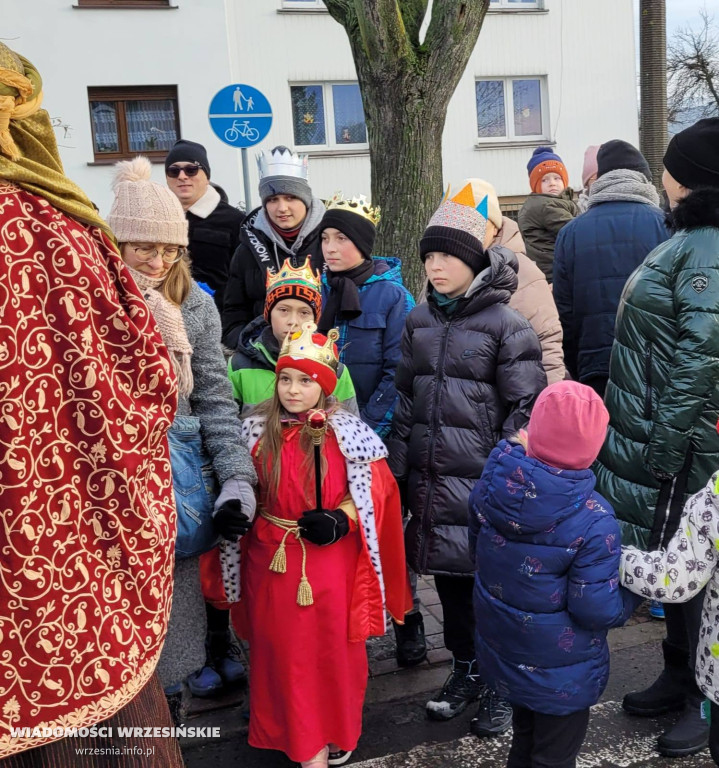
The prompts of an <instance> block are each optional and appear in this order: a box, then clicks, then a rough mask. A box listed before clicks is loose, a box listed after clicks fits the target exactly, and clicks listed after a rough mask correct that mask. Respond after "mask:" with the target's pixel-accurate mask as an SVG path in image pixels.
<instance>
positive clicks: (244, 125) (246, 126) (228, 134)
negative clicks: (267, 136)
mask: <svg viewBox="0 0 719 768" xmlns="http://www.w3.org/2000/svg"><path fill="white" fill-rule="evenodd" d="M240 137H242V138H243V139H247V141H257V140H258V139H259V138H260V132H259V131H258V130H257V128H250V121H249V120H233V121H232V127H230V128H228V129H227V130H226V131H225V139H226V140H227V141H229V142H231V143H232V142H235V141H237V139H239V138H240Z"/></svg>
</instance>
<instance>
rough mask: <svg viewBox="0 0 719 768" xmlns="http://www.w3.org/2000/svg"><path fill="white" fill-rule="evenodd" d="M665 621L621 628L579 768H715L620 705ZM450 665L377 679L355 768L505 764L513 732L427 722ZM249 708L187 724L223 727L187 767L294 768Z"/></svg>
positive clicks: (655, 648)
mask: <svg viewBox="0 0 719 768" xmlns="http://www.w3.org/2000/svg"><path fill="white" fill-rule="evenodd" d="M661 635H662V627H661V625H659V624H656V623H652V624H644V625H635V626H633V627H626V628H622V629H620V630H614V631H613V633H612V635H611V644H612V646H613V649H612V670H611V676H610V680H609V685H608V686H607V690H606V691H605V694H604V697H603V698H602V701H601V702H600V703H599V704H598V705H597V706H596V707H595V708H594V709H593V710H592V717H591V720H590V726H589V733H588V735H587V739H586V741H585V744H584V748H583V751H582V753H581V755H580V758H579V761H578V768H654V766H656V767H657V768H659V767H660V766H665V767H667V766H671V767H672V768H710V767H711V766H713V765H714V763H713V761H712V760H711V758H710V756H709V752H708V750H705V751H704V752H702V753H700V754H699V755H696V756H693V757H689V758H675V759H671V760H670V759H667V758H662V757H660V756H659V755H658V754H657V753H656V752H655V750H654V744H655V742H656V738H657V736H658V735H659V734H660V733H661V732H662V730H663V729H664V727H665V726H666V725H667V724H668V723H669V722H671V721H672V718H675V717H676V716H671V717H665V718H656V719H654V718H630V717H628V716H626V715H625V714H624V713H623V712H622V710H621V699H622V696H623V695H624V694H625V693H626V692H628V691H630V690H634V689H636V688H639V687H644V686H646V685H648V684H649V683H651V682H652V681H653V680H654V679H655V677H656V675H657V674H658V672H659V671H660V656H661V649H660V640H659V638H660V637H661ZM447 673H448V667H447V666H446V665H439V666H436V667H432V668H424V669H422V670H404V671H402V672H399V673H396V674H389V675H382V676H380V677H377V678H374V679H372V680H370V684H369V688H368V695H367V703H366V706H365V716H364V728H363V735H362V739H361V741H360V744H359V746H358V749H357V751H356V752H355V753H354V755H353V757H352V761H351V762H350V763H348V765H352V766H354V767H355V768H400V767H401V768H443V767H444V766H447V767H448V768H449V767H450V766H451V768H499V767H500V766H503V765H505V764H506V755H507V751H508V749H509V743H510V736H509V734H505V735H504V736H502V737H500V738H496V739H477V738H475V737H474V736H471V735H470V734H469V720H470V719H471V717H472V714H473V711H472V710H471V709H470V710H468V711H467V712H465V713H463V714H462V715H461V716H459V717H457V718H455V719H454V720H451V721H449V722H446V723H436V722H432V721H430V720H427V719H426V717H425V713H424V704H425V701H426V700H427V695H428V693H431V692H433V691H434V690H435V688H436V687H439V686H441V684H442V681H443V680H444V678H445V676H446V675H447ZM241 709H242V707H236V708H234V709H225V710H221V711H219V712H215V713H211V714H208V715H203V716H202V717H199V718H196V719H195V721H190V722H188V724H193V725H194V724H199V723H200V721H201V723H202V724H203V725H204V724H208V725H209V724H211V725H215V726H219V727H220V731H221V734H222V736H221V738H218V739H213V740H210V741H206V742H204V743H200V742H198V741H194V742H191V741H189V740H188V741H185V742H184V743H183V754H184V757H185V763H186V765H187V768H200V767H202V768H206V766H212V767H213V768H230V766H232V768H236V767H237V766H242V768H291V766H293V765H294V764H293V763H292V762H291V761H289V760H288V759H287V758H286V757H285V756H284V755H283V754H281V753H278V752H269V751H266V750H256V749H253V748H251V747H249V746H248V745H247V740H246V733H247V727H246V722H245V721H244V720H243V718H242V716H241Z"/></svg>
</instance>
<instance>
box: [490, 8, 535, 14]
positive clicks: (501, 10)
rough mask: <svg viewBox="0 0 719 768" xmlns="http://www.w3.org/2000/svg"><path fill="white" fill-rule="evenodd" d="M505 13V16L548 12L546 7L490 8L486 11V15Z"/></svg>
mask: <svg viewBox="0 0 719 768" xmlns="http://www.w3.org/2000/svg"><path fill="white" fill-rule="evenodd" d="M495 13H496V14H506V15H507V16H537V15H542V14H545V13H549V9H548V8H490V9H489V10H488V11H487V15H488V16H493V15H494V14H495Z"/></svg>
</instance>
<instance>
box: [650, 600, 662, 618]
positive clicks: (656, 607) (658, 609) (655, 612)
mask: <svg viewBox="0 0 719 768" xmlns="http://www.w3.org/2000/svg"><path fill="white" fill-rule="evenodd" d="M649 615H650V616H651V617H652V618H653V619H659V620H663V619H664V605H663V603H660V602H659V600H652V601H651V602H650V603H649Z"/></svg>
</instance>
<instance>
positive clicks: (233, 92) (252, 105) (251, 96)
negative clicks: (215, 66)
mask: <svg viewBox="0 0 719 768" xmlns="http://www.w3.org/2000/svg"><path fill="white" fill-rule="evenodd" d="M209 119H210V126H211V127H212V130H213V131H214V133H215V135H216V136H217V137H218V138H219V139H220V140H221V141H224V142H225V144H229V145H230V146H233V147H240V148H242V147H252V146H254V145H255V144H257V143H259V142H260V141H262V139H264V138H265V136H267V134H268V133H269V131H270V128H271V126H272V107H270V102H269V101H268V100H267V97H266V96H265V95H264V94H263V93H261V92H260V91H258V90H257V89H256V88H253V87H252V86H251V85H245V84H244V83H235V84H233V85H228V86H226V87H225V88H223V89H222V90H221V91H218V92H217V93H216V94H215V96H214V98H213V99H212V101H211V102H210V111H209Z"/></svg>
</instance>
